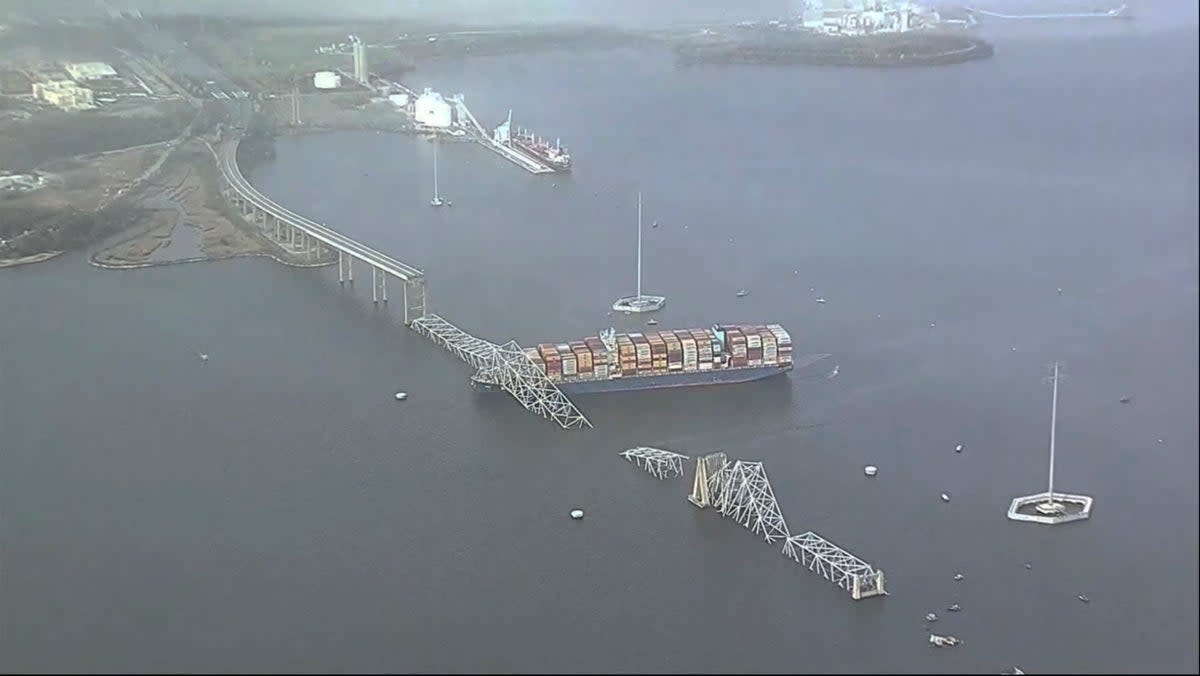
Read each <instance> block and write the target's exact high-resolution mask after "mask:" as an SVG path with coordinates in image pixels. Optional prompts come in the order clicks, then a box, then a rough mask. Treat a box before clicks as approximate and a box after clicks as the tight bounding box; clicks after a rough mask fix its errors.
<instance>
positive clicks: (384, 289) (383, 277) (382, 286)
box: [379, 272, 388, 303]
mask: <svg viewBox="0 0 1200 676" xmlns="http://www.w3.org/2000/svg"><path fill="white" fill-rule="evenodd" d="M380 278H381V279H380V280H379V290H380V291H382V292H383V302H385V303H386V302H387V278H388V276H387V273H386V272H385V273H383V274H381V275H380Z"/></svg>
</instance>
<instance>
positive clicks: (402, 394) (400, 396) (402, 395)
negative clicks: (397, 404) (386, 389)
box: [396, 392, 408, 401]
mask: <svg viewBox="0 0 1200 676" xmlns="http://www.w3.org/2000/svg"><path fill="white" fill-rule="evenodd" d="M405 399H408V392H397V393H396V401H404V400H405Z"/></svg>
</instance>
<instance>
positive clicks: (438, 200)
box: [429, 141, 450, 207]
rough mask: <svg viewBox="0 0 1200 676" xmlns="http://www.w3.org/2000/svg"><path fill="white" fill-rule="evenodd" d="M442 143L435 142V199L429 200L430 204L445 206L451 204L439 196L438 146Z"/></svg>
mask: <svg viewBox="0 0 1200 676" xmlns="http://www.w3.org/2000/svg"><path fill="white" fill-rule="evenodd" d="M439 145H441V144H440V143H438V142H437V141H434V143H433V199H432V200H430V201H429V206H432V207H444V206H450V202H449V201H447V200H444V199H442V198H441V197H439V196H438V167H437V160H438V146H439Z"/></svg>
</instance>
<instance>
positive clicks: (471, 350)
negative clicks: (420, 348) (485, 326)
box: [409, 314, 500, 370]
mask: <svg viewBox="0 0 1200 676" xmlns="http://www.w3.org/2000/svg"><path fill="white" fill-rule="evenodd" d="M409 326H410V327H411V328H412V329H413V330H414V331H416V332H417V333H419V334H421V335H423V336H425V337H426V338H428V339H430V340H432V341H433V342H435V343H437V344H438V345H441V346H442V347H444V348H446V349H447V350H449V351H450V352H451V353H452V354H453V355H454V356H456V357H458V358H459V359H461V360H463V361H465V362H467V363H468V364H470V365H471V366H472V367H473V368H475V369H476V370H478V369H482V368H484V367H486V366H490V365H491V364H492V363H493V362H494V361H495V359H496V351H497V350H499V349H500V346H499V345H496V344H495V343H492V342H489V341H486V340H484V339H482V338H476V337H475V336H472V335H471V334H469V333H467V332H466V331H463V330H462V329H460V328H458V327H457V326H455V325H453V324H451V323H450V322H448V321H446V320H445V319H442V318H441V317H439V316H438V315H435V314H427V315H425V316H423V317H418V318H417V319H414V320H413V321H412V323H411V324H410V325H409Z"/></svg>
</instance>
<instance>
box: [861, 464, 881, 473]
mask: <svg viewBox="0 0 1200 676" xmlns="http://www.w3.org/2000/svg"><path fill="white" fill-rule="evenodd" d="M863 474H866V475H867V476H875V475H876V474H879V468H878V467H876V466H875V465H867V466H866V467H864V468H863Z"/></svg>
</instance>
